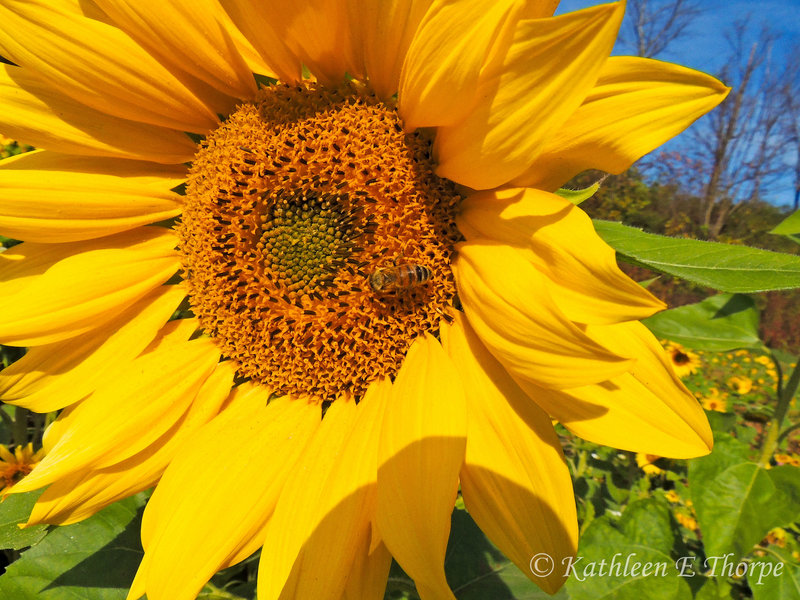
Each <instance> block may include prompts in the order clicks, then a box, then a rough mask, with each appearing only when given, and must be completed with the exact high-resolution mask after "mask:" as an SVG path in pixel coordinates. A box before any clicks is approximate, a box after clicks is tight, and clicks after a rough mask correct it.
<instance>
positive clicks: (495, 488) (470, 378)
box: [440, 315, 578, 594]
mask: <svg viewBox="0 0 800 600" xmlns="http://www.w3.org/2000/svg"><path fill="white" fill-rule="evenodd" d="M440 332H441V336H442V344H443V346H444V348H445V349H446V350H447V352H448V354H449V355H450V358H451V360H452V361H453V364H454V365H456V368H457V370H458V373H459V375H460V377H461V379H462V380H463V381H464V388H465V389H466V390H467V415H468V419H467V424H468V428H467V454H466V460H465V461H464V466H463V467H462V469H461V495H462V496H463V497H464V502H465V504H466V506H467V510H468V511H469V513H470V516H471V517H472V518H473V519H474V520H475V522H476V523H477V524H478V525H479V526H480V528H481V529H482V530H483V532H484V533H485V534H486V535H487V536H489V538H490V539H491V540H492V541H493V542H494V544H495V545H496V546H497V547H498V548H499V549H500V550H501V551H502V552H503V554H505V555H506V556H507V557H508V558H510V559H511V560H512V561H513V562H514V564H516V565H517V567H519V568H520V570H521V571H522V572H523V573H525V575H527V576H528V577H531V578H532V579H533V580H534V581H535V582H536V583H538V584H539V586H540V587H542V589H544V590H545V591H546V592H547V593H549V594H554V593H555V592H556V591H557V590H558V588H559V587H560V586H561V585H562V584H563V583H564V580H565V578H564V577H563V575H564V570H563V569H562V568H560V566H561V565H563V564H564V563H563V562H562V560H565V559H567V557H572V556H574V555H575V551H576V548H577V545H578V517H577V514H576V512H575V504H574V502H573V501H572V497H573V492H572V480H571V479H570V475H569V470H568V469H567V464H566V462H565V460H564V455H563V454H562V452H561V444H560V442H559V441H558V436H556V433H555V431H554V429H553V426H552V424H551V422H550V418H549V417H548V416H547V414H546V413H545V412H544V411H542V410H541V409H540V408H539V407H537V406H536V405H535V404H534V403H533V402H531V401H530V399H529V398H528V397H527V396H526V395H525V393H524V392H523V391H522V390H521V389H520V388H519V387H518V386H517V385H516V384H515V383H514V381H513V380H512V379H511V377H509V375H508V373H506V371H505V369H503V367H502V366H501V365H500V363H498V362H497V361H496V360H495V359H494V357H492V355H491V354H490V353H489V351H488V350H487V349H486V348H485V347H484V346H483V344H481V342H480V340H479V339H478V336H477V335H476V334H475V332H474V331H472V329H471V328H470V327H469V324H468V323H467V321H466V319H465V318H464V317H463V316H460V315H459V316H458V317H457V319H456V321H455V323H454V324H453V325H452V326H448V325H444V326H443V327H442V328H441V330H440ZM540 553H544V554H546V555H547V556H549V557H550V559H552V561H554V563H553V564H554V565H557V566H558V567H559V568H556V569H554V570H553V572H552V573H549V574H548V575H547V576H536V572H532V569H531V567H530V561H531V558H532V557H534V556H536V555H539V554H540Z"/></svg>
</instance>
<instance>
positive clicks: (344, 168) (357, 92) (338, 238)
mask: <svg viewBox="0 0 800 600" xmlns="http://www.w3.org/2000/svg"><path fill="white" fill-rule="evenodd" d="M433 168H434V165H433V162H432V158H431V141H430V139H429V138H428V137H427V136H426V135H425V133H424V132H419V131H417V132H414V133H411V134H406V133H405V132H404V131H403V128H402V124H401V122H400V120H399V117H398V115H397V112H396V111H395V109H394V107H392V106H390V105H388V104H386V103H384V102H382V101H380V100H378V99H377V98H376V97H375V96H373V95H371V94H369V93H368V92H366V91H364V90H362V89H360V88H359V87H358V86H356V85H355V84H348V85H345V86H342V87H340V88H338V89H328V88H324V87H317V86H312V85H308V86H296V87H288V86H272V87H269V88H266V89H264V90H262V91H261V92H260V93H259V96H258V97H257V98H256V100H255V101H254V102H252V103H247V104H243V105H242V106H240V107H239V108H238V109H237V110H236V112H234V113H233V114H232V115H231V116H230V118H229V119H227V121H226V122H225V123H223V124H222V125H221V126H220V127H219V128H218V129H217V130H215V131H214V132H213V133H211V134H210V135H209V136H208V138H207V139H206V140H205V141H204V142H203V143H202V145H201V147H200V149H199V151H198V153H197V156H196V158H195V161H194V163H193V166H192V169H191V173H190V177H189V182H188V185H187V197H186V208H185V211H184V216H183V221H182V223H181V224H180V225H179V227H178V231H179V235H180V238H181V250H182V252H183V256H184V266H185V276H186V279H187V285H188V288H189V292H190V296H191V304H192V309H193V310H194V312H195V314H196V315H197V316H198V317H199V318H200V320H201V322H202V323H203V325H204V327H205V330H206V332H207V333H208V334H209V335H211V336H212V337H213V338H214V339H215V340H217V342H218V343H219V345H220V347H221V348H222V350H223V352H224V353H225V354H226V355H227V356H228V357H230V358H232V359H233V360H235V361H236V362H237V364H238V371H239V373H240V375H242V376H244V377H250V378H252V379H253V380H255V381H258V382H261V383H263V384H265V385H266V386H268V387H270V388H271V389H273V390H274V391H275V392H276V393H279V394H290V395H294V396H303V397H310V398H314V399H318V400H333V399H335V398H340V397H343V396H355V397H359V396H360V395H361V394H363V392H364V391H365V390H366V387H367V385H368V384H369V382H370V381H372V380H374V379H376V378H377V377H381V376H392V375H394V374H395V373H396V372H397V369H398V368H399V367H400V365H401V363H402V360H403V357H404V356H405V353H406V350H407V349H408V347H409V345H410V343H411V341H412V340H413V339H414V338H415V337H416V336H418V335H420V334H421V333H423V332H425V331H436V330H437V329H438V323H439V321H440V319H442V318H446V315H447V313H448V312H449V311H451V310H452V302H453V298H454V297H455V283H454V280H453V275H452V273H451V271H450V259H451V256H452V254H453V251H454V250H453V247H454V244H455V243H456V242H457V241H458V235H459V234H458V231H457V229H456V226H455V221H454V215H455V210H456V208H457V206H458V203H459V200H460V197H459V195H458V194H457V192H456V190H455V187H454V185H453V184H452V183H451V182H449V181H447V180H444V179H441V178H439V177H437V176H436V175H435V174H434V172H433ZM409 266H419V267H424V269H417V270H416V272H424V273H426V275H427V274H428V273H429V274H430V277H429V279H427V281H418V280H414V278H413V277H409V276H405V275H403V276H401V277H400V281H399V283H398V284H397V285H395V286H394V287H392V288H391V289H386V290H375V289H374V288H373V287H372V286H371V285H370V283H369V281H370V275H372V274H373V273H375V272H376V271H378V270H380V269H384V270H389V271H390V272H391V271H392V270H395V271H396V270H398V269H402V268H403V267H405V268H406V273H408V272H410V271H409V269H408V267H409ZM412 274H413V273H412Z"/></svg>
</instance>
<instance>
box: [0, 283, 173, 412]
mask: <svg viewBox="0 0 800 600" xmlns="http://www.w3.org/2000/svg"><path fill="white" fill-rule="evenodd" d="M184 296H185V293H184V291H183V290H182V289H181V288H179V287H177V286H161V287H159V288H156V289H155V290H153V291H152V292H150V293H149V294H147V295H146V296H144V297H143V298H142V299H141V300H139V301H138V302H136V303H135V304H133V305H132V306H131V307H130V308H128V309H126V310H124V311H123V312H122V313H121V314H120V315H119V316H118V317H115V318H114V319H112V320H111V321H109V322H108V323H105V324H103V325H101V326H100V327H98V328H97V329H95V330H92V331H90V332H88V333H85V334H83V335H81V336H78V337H75V338H71V339H69V340H65V341H63V342H56V343H54V344H47V345H44V346H37V347H35V348H31V349H29V350H28V352H27V353H26V354H25V356H23V357H22V358H20V359H19V360H18V361H16V362H15V363H13V364H11V365H9V366H8V367H7V368H5V369H4V370H3V371H1V372H0V396H2V398H3V401H4V402H6V403H7V404H13V405H15V406H22V407H24V408H27V409H29V410H33V411H35V412H41V413H45V412H50V411H54V410H59V409H61V408H64V407H65V406H68V405H70V404H72V403H73V402H77V401H78V400H80V399H81V398H83V397H84V396H86V395H88V394H90V393H91V392H93V391H94V390H95V389H96V388H97V386H98V384H99V383H100V382H102V381H104V380H105V379H108V378H110V377H113V376H114V373H115V372H117V371H118V369H119V368H120V367H122V366H124V365H125V364H126V363H128V362H129V361H131V360H133V359H134V358H136V356H137V355H138V354H139V353H140V352H141V351H142V350H144V348H145V347H146V346H147V345H148V344H149V343H150V342H151V341H152V340H153V338H154V337H155V336H156V333H157V332H158V330H159V328H160V327H161V326H162V325H163V324H164V323H166V322H167V320H168V319H169V318H170V315H172V313H173V312H174V311H175V309H176V308H177V307H178V304H180V302H181V300H182V299H183V298H184Z"/></svg>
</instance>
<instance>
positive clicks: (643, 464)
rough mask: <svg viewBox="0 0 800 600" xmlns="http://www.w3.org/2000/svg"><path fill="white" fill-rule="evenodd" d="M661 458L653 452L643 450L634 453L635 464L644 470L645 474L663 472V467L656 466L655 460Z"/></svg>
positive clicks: (650, 474) (651, 474) (652, 474)
mask: <svg viewBox="0 0 800 600" xmlns="http://www.w3.org/2000/svg"><path fill="white" fill-rule="evenodd" d="M659 458H661V457H660V456H656V455H654V454H645V453H643V452H637V453H636V464H637V465H638V466H639V468H640V469H641V470H642V471H643V472H644V474H645V475H648V476H654V475H659V474H661V473H663V472H664V470H663V469H661V468H660V467H657V466H656V465H655V462H656V461H657V460H658V459H659Z"/></svg>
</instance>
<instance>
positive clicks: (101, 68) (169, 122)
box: [0, 0, 217, 132]
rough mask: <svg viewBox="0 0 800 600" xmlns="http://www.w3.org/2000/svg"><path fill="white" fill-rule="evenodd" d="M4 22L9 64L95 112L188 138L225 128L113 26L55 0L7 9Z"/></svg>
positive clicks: (0, 34)
mask: <svg viewBox="0 0 800 600" xmlns="http://www.w3.org/2000/svg"><path fill="white" fill-rule="evenodd" d="M0 22H2V23H3V27H2V28H0V47H2V50H3V55H4V56H5V57H6V58H8V59H10V60H11V61H12V62H13V63H14V64H17V65H19V66H21V67H23V68H25V69H30V70H32V71H35V72H36V74H37V76H38V77H39V78H41V79H42V80H43V81H45V82H47V83H49V84H50V85H52V86H53V87H54V88H56V89H58V90H60V91H61V92H63V93H64V94H66V95H67V96H70V97H71V98H73V99H74V100H77V101H78V102H80V103H82V104H85V105H86V106H88V107H91V108H93V109H95V110H97V111H99V112H102V113H105V114H108V115H112V116H115V117H120V118H122V119H130V120H132V121H138V122H142V123H149V124H151V125H159V126H161V127H168V128H171V129H178V130H181V131H197V132H205V131H207V130H209V129H212V128H214V127H215V126H216V124H217V117H216V115H215V114H214V113H212V112H211V110H209V109H208V108H207V107H206V106H205V105H204V104H203V103H202V102H201V101H200V100H199V99H198V98H197V97H195V96H194V95H193V94H192V93H191V92H190V91H189V90H188V89H186V87H184V86H183V84H181V82H180V81H179V80H178V79H176V78H175V76H173V75H172V74H171V73H170V72H169V71H168V70H167V69H166V68H165V67H163V66H162V65H161V64H160V63H159V62H157V61H156V60H155V59H154V58H153V57H151V56H150V55H149V54H147V52H145V51H144V50H143V49H142V48H141V47H140V46H139V45H137V44H136V42H134V41H133V40H132V39H131V38H129V37H128V36H127V35H125V34H124V33H123V32H122V31H120V30H119V29H117V28H116V27H114V26H112V25H109V24H107V23H104V22H102V21H100V20H97V19H93V18H89V17H87V16H84V15H83V14H81V13H80V12H79V11H76V10H71V9H70V8H69V7H67V6H65V5H64V4H63V3H53V2H50V0H28V1H25V2H6V3H4V4H3V5H0ZM87 65H91V68H87Z"/></svg>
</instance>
